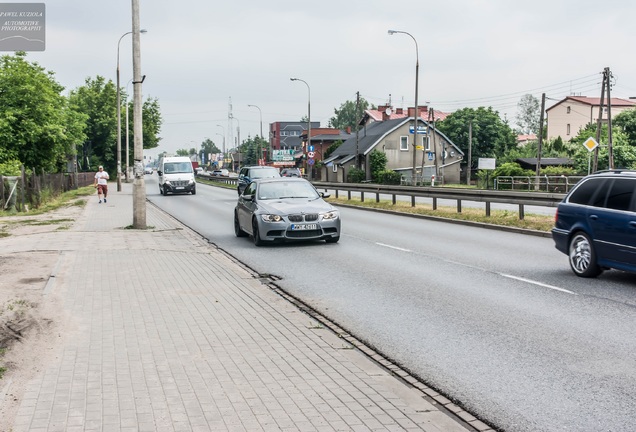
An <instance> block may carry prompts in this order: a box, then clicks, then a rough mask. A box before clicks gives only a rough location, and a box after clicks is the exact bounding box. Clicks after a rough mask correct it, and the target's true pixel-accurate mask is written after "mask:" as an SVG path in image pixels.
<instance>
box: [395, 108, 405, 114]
mask: <svg viewBox="0 0 636 432" xmlns="http://www.w3.org/2000/svg"><path fill="white" fill-rule="evenodd" d="M395 113H396V114H404V108H396V109H395Z"/></svg>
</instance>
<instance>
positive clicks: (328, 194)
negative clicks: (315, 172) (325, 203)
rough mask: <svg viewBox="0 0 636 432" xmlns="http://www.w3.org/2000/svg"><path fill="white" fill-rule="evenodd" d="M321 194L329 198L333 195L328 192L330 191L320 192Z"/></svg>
mask: <svg viewBox="0 0 636 432" xmlns="http://www.w3.org/2000/svg"><path fill="white" fill-rule="evenodd" d="M320 196H321V197H323V198H329V197H330V196H331V194H330V193H328V192H320Z"/></svg>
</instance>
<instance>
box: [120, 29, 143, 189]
mask: <svg viewBox="0 0 636 432" xmlns="http://www.w3.org/2000/svg"><path fill="white" fill-rule="evenodd" d="M146 32H147V30H145V29H141V30H139V33H146ZM129 34H132V32H131V31H129V32H126V33H124V34H123V35H121V37H120V38H119V41H118V42H117V192H121V91H120V89H119V46H120V45H121V40H122V39H123V38H124V36H126V35H129ZM126 158H128V153H126Z"/></svg>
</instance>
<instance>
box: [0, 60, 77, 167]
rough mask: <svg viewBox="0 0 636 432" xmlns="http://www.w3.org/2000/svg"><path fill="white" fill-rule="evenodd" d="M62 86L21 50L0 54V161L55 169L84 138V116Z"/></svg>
mask: <svg viewBox="0 0 636 432" xmlns="http://www.w3.org/2000/svg"><path fill="white" fill-rule="evenodd" d="M63 90H64V88H63V87H62V86H61V85H60V84H58V83H57V82H56V81H55V79H54V74H53V72H48V71H46V70H45V69H44V68H42V67H41V66H39V65H38V64H37V63H30V62H28V61H27V60H26V53H24V52H16V54H15V55H13V56H3V57H2V58H0V142H1V143H2V145H1V146H0V163H9V162H11V163H15V162H16V161H17V162H19V163H21V164H24V165H25V167H26V168H27V169H35V170H36V171H38V172H40V171H42V170H44V171H48V172H56V171H60V170H64V169H65V168H66V160H67V159H68V157H69V156H71V155H73V154H75V144H77V143H79V142H81V141H83V140H84V134H83V127H84V124H83V121H84V118H83V116H81V115H80V114H78V113H77V112H76V111H74V110H73V109H72V108H71V107H70V106H69V104H68V100H67V99H66V98H65V97H64V96H62V94H61V92H62V91H63Z"/></svg>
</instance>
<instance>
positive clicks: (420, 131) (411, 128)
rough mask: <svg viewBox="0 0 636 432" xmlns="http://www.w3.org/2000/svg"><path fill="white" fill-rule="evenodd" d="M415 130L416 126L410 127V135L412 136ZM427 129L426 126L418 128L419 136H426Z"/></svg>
mask: <svg viewBox="0 0 636 432" xmlns="http://www.w3.org/2000/svg"><path fill="white" fill-rule="evenodd" d="M414 130H415V126H409V133H410V134H412V133H413V131H414ZM426 132H427V129H426V126H418V127H417V134H418V135H426Z"/></svg>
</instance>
